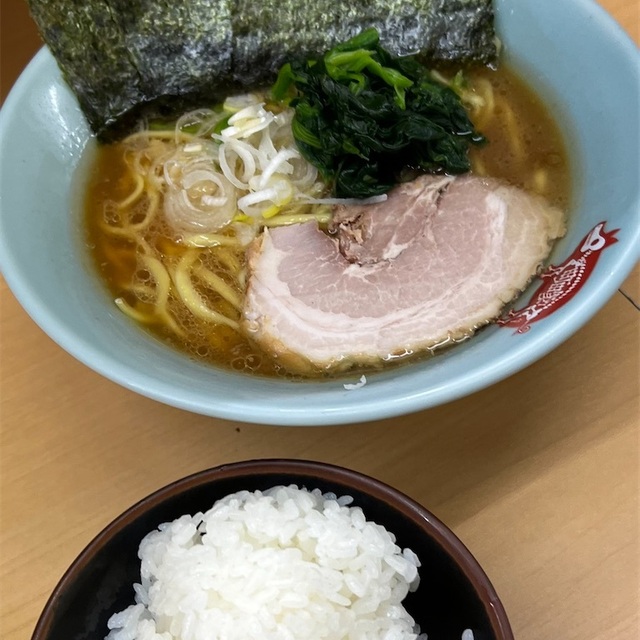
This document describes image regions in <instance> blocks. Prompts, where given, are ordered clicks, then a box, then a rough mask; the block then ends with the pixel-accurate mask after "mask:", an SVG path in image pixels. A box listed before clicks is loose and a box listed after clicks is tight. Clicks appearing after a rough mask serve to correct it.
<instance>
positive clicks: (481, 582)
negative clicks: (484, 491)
mask: <svg viewBox="0 0 640 640" xmlns="http://www.w3.org/2000/svg"><path fill="white" fill-rule="evenodd" d="M287 474H290V475H292V476H295V477H298V478H299V480H298V481H297V482H299V483H300V479H302V478H303V477H309V478H311V479H314V478H315V479H319V481H320V482H322V481H323V480H326V481H330V482H334V483H336V484H342V485H343V486H344V488H345V491H347V492H348V490H349V488H353V489H356V490H358V491H360V492H362V493H364V494H367V495H372V496H373V497H374V498H375V499H376V500H381V501H382V502H384V503H386V505H387V506H388V507H390V508H392V509H394V510H395V511H398V512H399V513H401V514H402V515H403V516H404V517H406V518H408V519H409V520H411V521H412V522H414V523H415V524H416V525H418V526H419V527H420V529H422V530H424V527H425V524H426V525H427V527H428V529H429V530H428V532H427V535H429V536H430V537H431V538H432V539H434V540H435V542H436V543H437V545H438V546H439V547H441V548H442V549H444V551H445V552H446V553H447V555H449V556H450V557H451V558H452V559H453V561H454V562H455V564H456V566H457V567H458V568H459V569H460V570H461V571H462V573H463V574H464V575H465V577H466V578H467V579H468V580H469V582H470V583H471V585H472V587H473V590H474V592H475V593H476V594H477V595H478V597H479V599H480V601H481V603H482V607H483V610H484V612H485V614H486V616H487V619H488V620H489V623H490V625H491V630H492V631H493V633H494V634H495V636H496V638H497V639H498V640H514V635H513V631H512V628H511V625H510V622H509V620H508V617H507V613H506V610H505V608H504V605H503V603H502V601H501V600H500V598H499V596H498V594H497V592H496V590H495V588H494V587H493V585H492V583H491V581H490V579H489V577H488V575H487V574H486V572H485V571H484V569H483V568H482V567H481V566H480V563H479V562H478V560H477V559H476V558H475V556H474V555H473V554H472V553H471V551H470V550H469V549H468V548H467V547H466V545H465V544H464V543H463V542H462V541H461V540H460V539H459V538H458V536H457V535H456V534H455V533H454V532H453V530H452V529H450V528H449V527H448V526H447V525H445V524H444V522H442V521H441V520H440V519H439V518H438V517H437V516H435V515H434V514H433V513H432V512H431V511H429V510H428V509H426V508H425V507H423V506H422V505H421V504H419V503H418V502H417V501H415V500H414V499H413V498H410V497H409V496H407V495H406V494H404V493H403V492H402V491H400V490H398V489H396V488H394V487H392V486H391V485H389V484H387V483H385V482H383V481H381V480H378V479H376V478H374V477H372V476H370V475H367V474H365V473H361V472H359V471H355V470H353V469H348V468H346V467H342V466H340V465H336V464H332V463H327V462H320V461H317V460H305V459H291V458H259V459H251V460H242V461H237V462H230V463H224V464H221V465H218V466H215V467H211V468H208V469H204V470H202V471H197V472H195V473H192V474H190V475H187V476H185V477H183V478H181V479H178V480H175V481H172V482H170V483H169V484H167V485H165V486H164V487H161V488H160V489H157V490H155V491H153V492H152V493H150V494H149V495H147V496H145V497H144V498H142V499H141V500H139V501H138V502H136V503H134V504H133V505H132V506H130V507H129V508H127V509H126V510H125V511H123V512H122V513H121V514H120V515H119V516H117V517H116V518H114V519H113V520H112V521H111V522H110V523H109V524H107V525H106V526H105V527H104V528H103V529H102V530H101V531H100V532H99V533H98V534H97V535H96V536H95V537H94V538H93V539H92V540H91V541H90V542H89V543H88V544H87V545H86V546H85V547H84V549H83V550H82V551H81V552H80V553H79V554H78V556H77V557H76V558H75V559H74V560H73V562H72V563H71V565H70V566H69V567H68V568H67V569H66V571H65V572H64V573H63V575H62V577H61V578H60V579H59V581H58V583H57V584H56V586H55V587H54V589H53V591H52V593H51V595H50V596H49V598H48V599H47V601H46V603H45V605H44V608H43V610H42V612H41V614H40V616H39V618H38V621H37V623H36V626H35V628H34V631H33V635H32V636H31V640H48V638H49V635H48V634H49V631H50V628H51V625H52V624H53V621H54V613H55V610H56V607H57V604H58V602H59V600H60V599H61V598H62V597H63V595H64V593H65V591H66V590H67V589H68V588H69V587H70V586H71V585H72V584H73V582H74V580H75V579H76V577H77V575H78V573H80V572H81V571H82V570H83V568H84V567H85V565H86V564H87V563H89V562H90V561H91V558H92V557H93V556H94V555H95V553H97V552H98V551H99V550H100V549H101V548H102V547H103V546H104V545H105V544H107V543H108V541H109V540H111V539H112V538H113V537H114V536H115V535H117V534H118V533H120V532H121V531H122V530H123V529H125V528H126V527H127V526H128V525H129V524H131V523H132V522H134V521H135V520H136V519H137V518H138V517H140V516H141V515H143V514H144V513H146V512H147V511H148V510H149V509H152V508H153V507H155V506H158V505H160V504H162V502H163V501H164V500H165V499H167V498H176V497H178V496H180V495H181V494H183V493H185V492H187V491H189V490H190V489H193V488H196V487H201V486H206V485H208V484H214V483H215V482H216V481H218V480H226V479H240V478H243V477H252V476H256V475H260V476H266V477H268V476H271V475H273V476H282V475H287ZM295 482H296V480H295V479H294V478H292V480H291V483H295Z"/></svg>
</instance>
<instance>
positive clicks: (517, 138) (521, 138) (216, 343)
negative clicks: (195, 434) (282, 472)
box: [85, 66, 571, 379]
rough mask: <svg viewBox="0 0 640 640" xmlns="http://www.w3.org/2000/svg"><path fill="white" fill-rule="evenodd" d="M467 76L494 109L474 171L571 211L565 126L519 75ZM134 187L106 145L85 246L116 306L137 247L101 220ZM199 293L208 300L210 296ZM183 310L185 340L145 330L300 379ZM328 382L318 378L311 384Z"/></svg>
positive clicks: (164, 241) (227, 360)
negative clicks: (489, 91) (489, 95)
mask: <svg viewBox="0 0 640 640" xmlns="http://www.w3.org/2000/svg"><path fill="white" fill-rule="evenodd" d="M465 73H466V74H467V76H468V78H469V80H470V83H471V85H472V86H475V84H476V83H479V86H480V85H481V84H482V83H483V82H490V83H491V86H492V88H493V96H494V104H495V108H494V110H493V116H492V117H490V118H486V117H484V116H483V113H482V112H481V113H480V114H479V117H478V118H477V119H474V122H475V124H476V126H477V128H478V129H479V130H480V132H481V133H482V134H483V135H484V136H485V137H486V138H487V141H488V142H487V144H485V145H483V146H481V147H476V148H473V149H472V150H471V153H470V159H471V162H472V170H473V172H474V173H476V174H480V175H487V176H493V177H498V178H503V179H504V180H506V181H508V182H510V183H512V184H514V185H517V186H520V187H522V188H524V189H526V190H535V189H536V184H537V186H538V188H539V187H540V185H541V184H542V185H543V189H542V191H543V195H544V196H545V197H546V198H547V199H548V200H549V201H550V202H551V203H552V204H554V205H556V206H559V207H560V208H561V209H563V210H565V211H567V210H568V209H569V206H570V202H571V180H570V166H569V158H568V155H567V151H566V148H565V144H564V141H563V136H562V133H561V129H560V127H559V124H558V123H556V122H555V121H554V119H553V117H552V115H551V114H550V113H549V111H548V110H547V108H546V107H545V105H544V104H543V102H542V101H541V100H540V99H539V98H538V96H537V95H536V94H535V93H534V92H533V91H532V90H531V89H530V88H529V87H528V86H527V85H526V84H525V83H524V82H523V81H522V80H521V79H520V78H519V77H518V75H517V74H516V73H514V72H513V71H512V70H510V69H509V68H506V67H504V66H503V67H501V68H499V69H498V70H491V69H488V68H480V69H472V70H468V71H466V72H465ZM514 132H515V133H514ZM541 176H542V177H541ZM545 176H546V177H545ZM134 186H135V185H134V181H133V177H132V175H131V172H130V171H128V170H127V165H126V162H125V158H124V152H123V146H122V145H121V144H118V143H115V144H109V145H104V146H102V147H101V148H100V149H99V152H98V154H97V158H96V161H95V165H94V167H93V170H92V172H91V177H90V179H89V185H88V189H87V195H86V201H85V213H86V228H87V245H88V247H90V251H91V254H92V257H93V260H94V263H95V266H96V269H97V270H98V272H99V273H100V275H101V277H102V279H103V280H104V282H105V284H106V286H107V288H108V290H109V292H110V294H111V295H112V296H113V298H114V299H115V298H118V297H122V298H124V299H125V300H127V301H128V302H130V303H131V304H133V302H134V301H133V300H132V299H131V298H132V294H131V293H130V292H129V289H130V288H131V282H132V281H133V279H134V278H136V277H137V278H138V279H139V278H140V273H139V271H140V269H141V266H140V263H139V260H138V256H137V253H136V246H135V243H134V242H132V241H130V240H127V239H126V238H123V237H118V236H113V235H109V234H107V233H105V232H104V231H103V229H102V226H101V221H102V220H103V219H104V216H105V203H108V202H111V203H113V202H114V201H115V202H118V201H121V200H123V199H125V198H126V197H127V195H128V194H130V193H131V191H132V190H133V189H134ZM538 190H540V189H538ZM152 229H153V233H152V234H150V235H153V236H154V237H153V238H151V240H150V242H152V243H154V246H155V248H156V249H159V250H160V252H161V253H162V255H164V256H166V257H167V259H173V260H175V259H177V258H179V257H180V255H182V254H183V253H184V252H185V251H186V250H187V249H186V247H184V246H183V245H181V244H179V243H176V242H174V241H172V240H171V239H170V238H169V233H168V232H167V230H166V229H164V228H163V227H162V225H161V224H160V225H156V227H155V228H153V227H152ZM206 266H207V267H208V268H211V269H212V270H214V269H215V268H216V264H215V262H211V264H207V265H206ZM200 293H201V294H202V295H203V296H206V295H209V294H207V292H205V291H204V290H201V291H200ZM174 303H175V300H174ZM217 303H218V304H219V301H217ZM142 308H143V309H144V303H143V304H142ZM179 308H180V307H179V305H178V304H174V305H173V306H172V310H173V312H174V314H175V315H176V319H177V320H178V321H179V323H180V324H181V325H182V326H183V327H184V328H185V329H186V330H187V335H186V337H185V338H180V337H179V336H177V335H176V333H175V332H174V331H172V330H171V329H170V328H168V327H167V326H166V324H165V323H164V322H162V321H160V320H155V321H154V320H152V321H149V322H145V323H144V324H142V326H143V327H144V329H146V330H147V331H149V332H151V333H152V334H153V335H154V336H156V337H157V338H159V339H160V340H162V341H164V342H165V343H168V344H169V345H171V346H172V347H174V348H176V349H179V350H180V351H182V352H183V353H185V354H187V355H188V356H189V357H192V358H194V359H198V360H202V361H206V362H209V363H211V364H213V365H215V366H219V367H223V368H226V369H232V370H236V371H243V372H247V373H252V374H258V375H264V376H271V377H273V376H280V377H287V378H291V379H295V378H299V377H300V376H299V374H292V373H291V372H288V371H286V369H284V368H283V367H282V366H280V365H279V364H278V363H277V362H276V361H275V360H274V359H273V358H272V357H271V356H269V355H268V354H265V353H264V352H262V351H261V350H260V349H259V348H258V347H257V346H255V345H254V344H253V343H252V342H251V341H250V340H249V339H248V338H247V337H245V336H244V335H242V334H241V333H240V332H237V331H235V330H233V329H231V328H230V327H226V326H224V325H213V324H210V323H206V322H205V321H203V320H197V319H194V318H193V317H190V313H189V312H188V310H186V309H184V308H183V311H182V312H181V311H177V310H178V309H179ZM231 312H233V310H231ZM429 355H430V352H425V353H423V354H416V355H408V356H405V357H403V358H393V359H391V361H390V362H389V363H386V364H385V366H396V365H398V364H400V363H401V362H406V361H407V360H409V359H411V360H414V359H416V358H422V357H428V356H429ZM369 370H370V368H369ZM363 371H366V369H363ZM325 375H326V374H322V373H320V374H318V373H317V372H316V373H315V374H313V377H316V378H317V377H325Z"/></svg>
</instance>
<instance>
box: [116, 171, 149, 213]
mask: <svg viewBox="0 0 640 640" xmlns="http://www.w3.org/2000/svg"><path fill="white" fill-rule="evenodd" d="M133 178H134V180H135V183H136V186H135V188H134V190H133V191H132V192H131V193H130V194H129V195H128V196H127V197H126V198H125V199H124V200H122V201H120V202H118V204H117V206H118V209H125V208H126V207H130V206H131V205H132V204H133V203H134V202H136V201H137V200H138V198H139V197H140V196H141V195H142V192H143V191H144V178H143V177H142V176H141V175H140V174H139V173H134V174H133Z"/></svg>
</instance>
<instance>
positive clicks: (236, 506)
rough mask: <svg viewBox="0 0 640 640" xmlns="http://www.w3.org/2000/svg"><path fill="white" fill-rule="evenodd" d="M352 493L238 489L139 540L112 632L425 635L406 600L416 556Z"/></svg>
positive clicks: (241, 639)
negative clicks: (132, 576) (129, 586)
mask: <svg viewBox="0 0 640 640" xmlns="http://www.w3.org/2000/svg"><path fill="white" fill-rule="evenodd" d="M351 502H352V499H351V498H349V497H340V498H337V497H336V496H335V495H332V494H322V493H321V492H320V491H319V490H317V489H316V490H313V491H307V490H306V489H298V488H297V487H296V486H294V485H291V486H288V487H284V486H280V487H274V488H272V489H269V490H267V491H264V492H261V491H255V492H248V491H241V492H239V493H235V494H232V495H229V496H227V497H226V498H224V499H222V500H219V501H218V502H216V503H215V504H214V506H213V507H212V508H211V509H209V511H207V512H206V513H204V514H203V513H197V514H195V515H194V516H189V515H184V516H182V517H180V518H178V519H177V520H175V521H173V522H169V523H165V524H163V525H160V527H159V528H158V530H156V531H153V532H151V533H149V534H148V535H147V536H146V537H145V538H144V539H143V540H142V543H141V544H140V548H139V557H140V560H141V568H140V574H141V583H140V584H134V591H135V604H133V605H131V606H129V607H128V608H126V609H125V610H124V611H121V612H119V613H116V614H114V615H113V616H112V617H111V618H110V619H109V622H108V626H109V629H110V632H109V634H108V636H107V640H174V639H180V640H324V639H326V640H365V639H366V640H416V639H418V640H423V639H426V635H424V634H422V635H419V633H420V630H419V629H418V628H417V626H416V624H415V622H414V620H413V618H412V617H411V615H409V613H408V612H407V611H406V610H405V608H404V607H403V606H402V600H403V599H404V597H405V596H406V595H407V593H408V592H409V591H412V590H415V589H416V588H417V586H418V583H419V576H418V567H419V566H420V562H419V560H418V558H417V556H416V555H415V554H414V553H413V552H412V551H411V550H409V549H400V547H398V546H397V545H396V542H395V537H394V535H393V534H392V533H390V532H389V531H387V530H386V529H385V528H384V527H382V526H380V525H378V524H375V523H373V522H368V521H367V520H366V518H365V516H364V514H363V512H362V510H361V509H360V508H359V507H350V506H348V505H349V504H350V503H351Z"/></svg>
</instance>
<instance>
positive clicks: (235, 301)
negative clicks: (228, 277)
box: [194, 267, 242, 311]
mask: <svg viewBox="0 0 640 640" xmlns="http://www.w3.org/2000/svg"><path fill="white" fill-rule="evenodd" d="M194 273H195V275H196V276H197V277H198V278H200V280H202V281H203V282H204V283H205V284H207V285H208V286H209V287H211V289H213V290H214V291H215V292H216V293H218V294H220V296H222V297H223V298H224V299H225V300H226V301H227V302H228V303H229V304H231V305H233V306H234V307H235V308H236V309H237V310H238V311H239V310H240V309H241V308H242V300H241V299H240V296H239V295H238V293H237V292H236V291H234V289H233V287H231V286H230V285H229V284H228V283H227V282H225V281H224V280H223V279H222V278H221V277H220V276H218V275H216V274H215V273H213V271H209V269H207V268H205V267H198V268H196V269H195V271H194Z"/></svg>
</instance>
